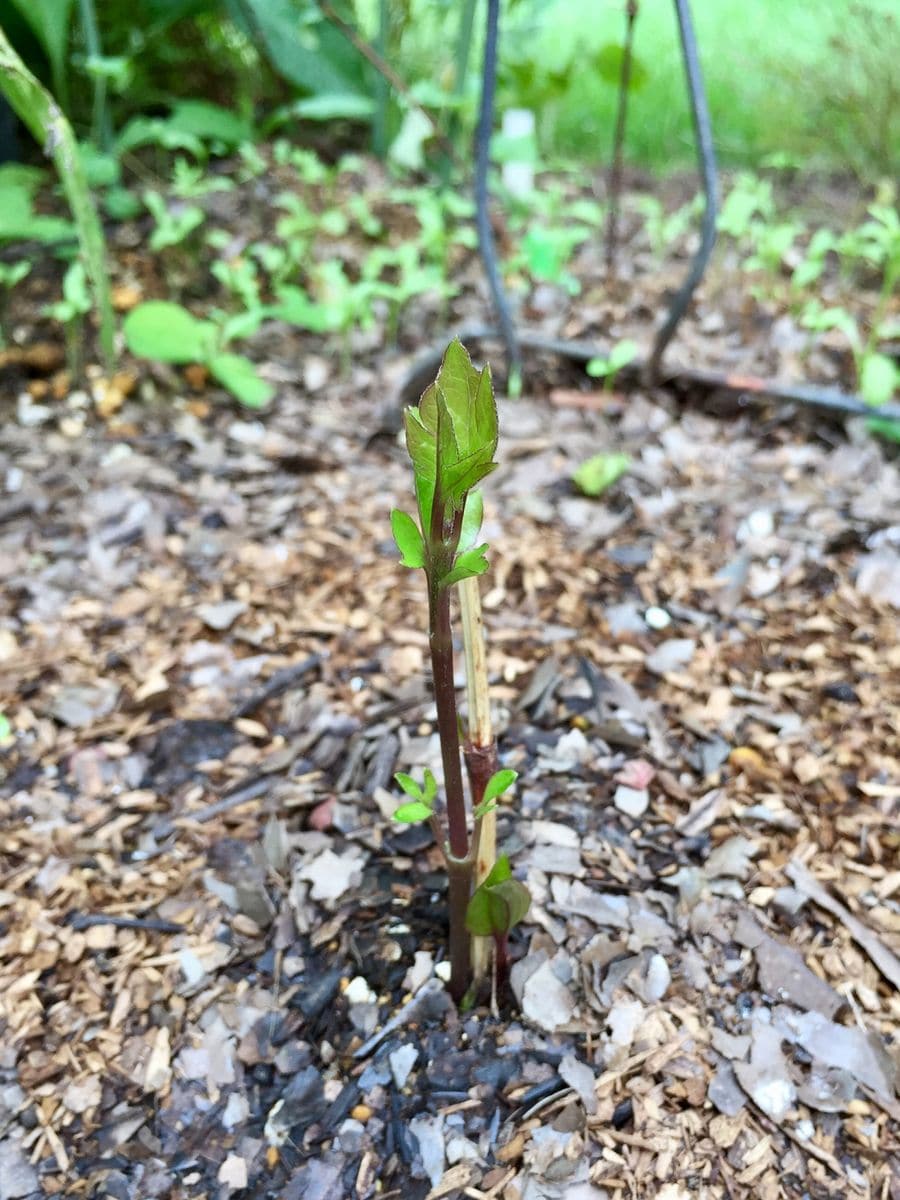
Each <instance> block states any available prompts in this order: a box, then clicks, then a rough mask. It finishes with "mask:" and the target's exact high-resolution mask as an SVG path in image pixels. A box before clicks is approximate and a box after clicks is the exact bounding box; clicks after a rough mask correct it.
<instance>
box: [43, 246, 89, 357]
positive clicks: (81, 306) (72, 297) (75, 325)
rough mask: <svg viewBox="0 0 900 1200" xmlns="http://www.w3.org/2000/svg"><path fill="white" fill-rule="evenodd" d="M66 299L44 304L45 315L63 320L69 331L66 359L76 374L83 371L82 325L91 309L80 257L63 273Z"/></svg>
mask: <svg viewBox="0 0 900 1200" xmlns="http://www.w3.org/2000/svg"><path fill="white" fill-rule="evenodd" d="M62 290H63V294H62V299H61V300H57V301H55V303H53V304H48V305H46V306H45V307H44V314H45V315H46V316H48V317H53V318H54V319H55V320H57V321H61V322H62V324H63V326H64V327H65V331H66V361H67V364H68V367H69V370H70V371H71V373H72V375H73V376H76V377H77V376H78V375H80V374H81V366H82V353H81V347H82V342H83V340H84V339H83V338H82V326H83V323H84V317H85V314H86V313H89V312H90V311H91V293H90V291H89V290H88V277H87V271H86V270H85V268H84V263H83V262H82V261H81V259H80V258H76V259H75V260H74V262H72V263H70V264H69V267H68V269H67V270H66V273H65V275H64V276H63V288H62Z"/></svg>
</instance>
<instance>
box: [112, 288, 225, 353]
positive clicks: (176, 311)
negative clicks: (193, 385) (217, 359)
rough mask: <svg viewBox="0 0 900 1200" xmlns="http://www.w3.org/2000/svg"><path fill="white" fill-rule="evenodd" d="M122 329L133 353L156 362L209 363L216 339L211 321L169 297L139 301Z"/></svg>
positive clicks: (126, 342)
mask: <svg viewBox="0 0 900 1200" xmlns="http://www.w3.org/2000/svg"><path fill="white" fill-rule="evenodd" d="M122 329H123V332H124V334H125V344H126V345H127V346H128V349H129V350H130V351H131V353H132V354H136V355H137V356H138V357H139V358H153V359H156V361H157V362H168V363H196V362H206V360H207V359H208V358H209V356H210V354H211V353H212V349H213V346H214V345H215V339H216V330H215V326H214V325H213V324H212V323H211V322H210V321H200V320H198V319H197V317H195V316H193V314H192V313H189V312H188V310H187V309H186V308H182V306H181V305H180V304H174V303H172V302H171V301H169V300H146V301H144V303H143V304H138V305H137V306H136V307H135V308H133V309H132V310H131V312H130V313H129V314H128V316H127V317H126V318H125V321H124V323H123V326H122Z"/></svg>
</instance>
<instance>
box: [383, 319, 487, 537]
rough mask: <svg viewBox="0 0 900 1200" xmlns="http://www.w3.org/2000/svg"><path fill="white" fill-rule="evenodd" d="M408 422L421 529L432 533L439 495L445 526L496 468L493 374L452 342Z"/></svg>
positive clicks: (410, 409)
mask: <svg viewBox="0 0 900 1200" xmlns="http://www.w3.org/2000/svg"><path fill="white" fill-rule="evenodd" d="M405 422H406V445H407V449H408V451H409V456H410V458H411V459H412V463H413V470H414V472H415V476H416V495H417V498H418V501H419V515H420V518H421V525H422V529H423V530H425V531H429V530H430V529H431V507H432V503H433V497H434V495H435V493H437V494H438V495H439V496H440V498H441V505H442V508H443V516H444V520H445V521H446V520H448V519H449V518H450V517H451V516H452V514H453V512H454V511H456V510H458V509H460V508H462V507H463V505H464V503H465V496H466V493H467V492H468V491H469V490H470V489H471V488H473V487H474V486H475V484H476V483H478V482H479V481H480V480H481V479H483V478H484V476H485V475H487V474H489V472H491V471H492V470H493V469H494V467H495V466H496V465H497V464H496V463H495V462H494V461H493V457H494V453H495V451H496V449H497V432H498V431H497V407H496V405H495V403H494V394H493V389H492V387H491V375H490V368H489V367H484V368H483V369H482V370H481V371H478V370H476V369H475V367H474V366H473V365H472V360H471V359H470V358H469V355H468V353H467V352H466V349H465V347H464V346H463V345H462V343H461V342H460V341H459V340H458V339H454V341H452V342H451V343H450V345H449V346H448V347H447V350H446V352H445V354H444V359H443V362H442V363H441V367H440V370H439V371H438V375H437V378H436V380H435V382H434V383H433V384H432V385H431V386H430V387H428V388H426V389H425V392H424V393H423V394H422V399H421V400H420V401H419V405H418V408H408V409H407V410H406V413H405Z"/></svg>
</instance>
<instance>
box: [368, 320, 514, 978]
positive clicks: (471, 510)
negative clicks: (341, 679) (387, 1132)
mask: <svg viewBox="0 0 900 1200" xmlns="http://www.w3.org/2000/svg"><path fill="white" fill-rule="evenodd" d="M404 417H405V426H406V446H407V450H408V451H409V456H410V459H411V460H412V466H413V474H414V476H415V493H416V507H417V515H418V521H417V520H416V518H415V517H412V516H410V515H409V514H408V513H405V512H402V511H401V510H400V509H394V511H393V512H392V513H391V528H392V529H393V533H394V540H395V541H396V543H397V547H398V549H399V551H400V555H401V561H402V563H403V565H404V566H406V567H412V568H421V569H422V570H424V572H425V579H426V585H427V590H428V622H429V644H430V648H431V670H432V677H433V682H434V697H435V702H436V706H437V727H438V735H439V737H440V742H441V759H442V762H443V767H444V791H445V801H446V803H445V805H444V806H442V807H440V808H439V806H438V803H437V799H438V797H437V784H436V782H435V780H434V778H433V776H432V775H431V774H430V773H429V772H426V774H425V780H424V784H423V785H422V786H420V785H419V784H418V783H416V782H415V781H414V780H413V779H411V778H410V777H409V776H408V775H398V776H397V782H398V783H399V785H400V787H401V788H402V789H403V791H404V792H405V793H406V795H407V796H408V797H409V802H407V803H404V804H402V805H401V806H400V807H399V808H398V809H397V811H396V813H395V814H394V817H395V819H396V820H398V821H400V822H403V823H414V822H421V821H428V822H429V823H430V824H431V826H432V829H433V830H434V832H435V836H436V838H437V841H438V844H439V845H440V846H441V847H442V849H443V852H444V858H445V861H446V863H447V874H448V885H449V887H448V891H449V914H450V947H449V948H450V971H451V974H450V985H449V986H450V992H451V994H452V995H453V996H454V998H455V999H457V1000H461V999H462V998H463V997H464V996H465V994H466V991H467V988H468V985H469V978H470V971H471V950H470V935H472V934H476V935H478V936H481V937H484V936H492V937H493V938H494V939H495V942H496V943H497V946H498V951H500V952H501V953H502V955H503V958H504V960H505V945H506V937H507V935H508V933H509V931H510V929H511V928H512V927H513V926H514V925H515V924H516V923H517V922H518V921H520V920H521V919H522V918H523V917H524V915H525V913H526V912H527V911H528V905H529V902H530V901H529V896H528V890H527V888H525V886H524V885H523V884H521V883H519V882H518V881H517V880H515V879H513V878H512V872H511V869H510V866H509V861H508V859H506V858H505V857H501V858H500V859H498V860H497V863H496V865H495V867H494V869H493V871H492V872H491V873H490V874H489V875H488V877H487V878H486V879H485V880H484V882H483V883H482V884H481V885H480V887H478V888H476V889H475V890H474V893H473V880H474V871H475V863H476V860H477V858H478V846H479V839H480V835H481V823H482V821H483V819H484V817H485V816H486V815H487V814H488V813H489V812H490V811H492V810H493V809H494V808H495V807H496V804H497V801H498V799H499V797H500V796H501V795H502V794H503V792H505V791H507V790H508V789H509V788H510V787H511V786H512V784H513V783H514V782H515V778H516V773H515V772H514V771H511V770H508V769H507V770H502V771H497V772H495V773H494V774H493V775H492V776H491V778H490V779H489V780H488V781H487V782H486V785H485V787H484V791H483V793H482V795H481V796H480V797H479V798H477V799H476V804H475V808H474V811H473V813H472V821H473V825H472V830H471V835H470V820H469V813H468V811H467V804H466V797H465V792H464V790H463V775H462V763H461V759H460V733H459V718H458V714H457V707H456V691H455V688H454V685H453V638H452V633H451V622H450V592H451V588H452V587H453V585H454V584H457V583H459V582H460V581H462V580H464V579H469V578H472V577H474V576H478V575H481V574H482V573H483V572H484V571H486V570H487V568H488V561H487V558H486V557H485V553H486V551H487V549H488V547H487V544H486V543H483V542H481V543H479V541H478V534H479V531H480V529H481V520H482V511H483V505H482V499H481V495H480V493H479V492H477V491H475V490H474V489H475V486H476V484H478V483H480V482H481V480H482V479H484V477H485V476H486V475H489V474H490V472H491V471H493V470H494V468H495V467H496V466H497V463H496V462H495V461H494V454H495V452H496V449H497V436H498V430H497V406H496V404H495V402H494V393H493V388H492V386H491V374H490V368H489V367H484V369H483V370H481V371H478V370H476V369H475V367H474V366H473V365H472V361H471V359H470V358H469V355H468V353H467V352H466V350H465V348H464V347H463V345H462V343H461V342H459V341H458V340H454V341H452V342H451V343H450V345H449V346H448V347H447V350H446V353H445V354H444V360H443V362H442V363H441V368H440V370H439V371H438V374H437V378H436V379H435V381H434V383H433V384H431V385H430V387H428V388H427V389H426V390H425V392H424V393H423V395H422V398H421V400H420V401H419V404H418V406H417V407H410V408H407V410H406V412H405V414H404ZM501 953H498V961H499V960H500V957H501Z"/></svg>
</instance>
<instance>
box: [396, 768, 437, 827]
mask: <svg viewBox="0 0 900 1200" xmlns="http://www.w3.org/2000/svg"><path fill="white" fill-rule="evenodd" d="M394 778H395V779H396V780H397V783H399V785H400V787H401V788H402V789H403V791H404V792H405V793H406V794H407V796H412V803H410V804H401V805H400V807H399V808H398V809H397V811H396V812H395V813H394V820H395V821H400V822H402V823H403V824H404V825H412V824H414V823H415V822H416V821H427V820H428V819H429V818H430V817H431V814H432V812H433V810H434V801H435V797H436V796H437V780H436V779H435V777H434V775H433V774H432V773H431V771H429V769H428V768H427V767H426V768H425V786H424V787H420V786H419V784H417V783H416V781H415V780H414V779H413V777H412V776H411V775H405V774H404V773H403V771H398V772H397V774H396V775H395V776H394Z"/></svg>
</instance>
